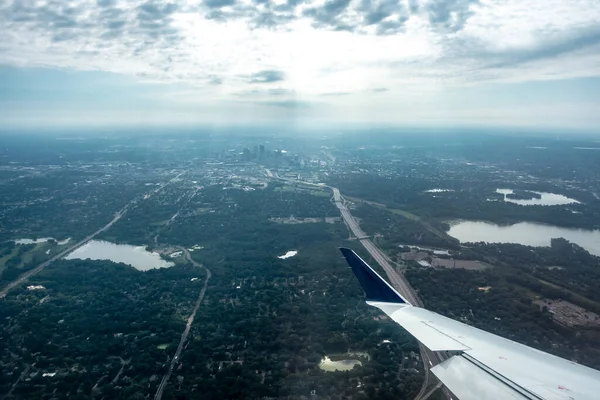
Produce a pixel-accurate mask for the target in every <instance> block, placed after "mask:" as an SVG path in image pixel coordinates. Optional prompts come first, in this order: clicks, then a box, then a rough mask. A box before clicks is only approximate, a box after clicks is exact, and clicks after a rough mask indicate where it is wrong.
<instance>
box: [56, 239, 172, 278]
mask: <svg viewBox="0 0 600 400" xmlns="http://www.w3.org/2000/svg"><path fill="white" fill-rule="evenodd" d="M88 258H89V259H91V260H110V261H113V262H116V263H119V262H121V263H125V264H129V265H131V266H132V267H134V268H135V269H137V270H140V271H147V270H149V269H155V268H168V267H172V266H173V265H175V264H174V263H172V262H170V261H166V260H163V259H162V258H160V255H159V254H158V253H151V252H149V251H147V250H146V248H145V247H144V246H131V245H128V244H115V243H110V242H106V241H103V240H92V241H89V242H88V243H86V244H84V245H83V246H81V247H80V248H78V249H77V250H75V251H73V252H71V253H69V254H68V255H67V256H66V257H65V259H67V260H73V259H80V260H86V259H88Z"/></svg>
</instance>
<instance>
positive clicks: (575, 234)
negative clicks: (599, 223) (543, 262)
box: [448, 221, 600, 256]
mask: <svg viewBox="0 0 600 400" xmlns="http://www.w3.org/2000/svg"><path fill="white" fill-rule="evenodd" d="M448 235H450V236H452V237H454V238H456V239H458V240H460V241H461V243H464V242H488V243H517V244H523V245H527V246H550V239H553V238H559V237H563V238H565V239H567V240H568V241H570V242H573V243H576V244H578V245H579V246H581V247H583V248H584V249H586V250H587V251H589V252H590V253H591V254H594V255H596V256H600V231H598V230H594V231H592V230H586V229H574V228H562V227H558V226H552V225H543V224H537V223H533V222H519V223H518V224H514V225H505V226H501V225H496V224H493V223H490V222H483V221H460V222H457V223H456V224H453V225H451V226H450V230H449V231H448Z"/></svg>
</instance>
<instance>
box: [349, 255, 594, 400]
mask: <svg viewBox="0 0 600 400" xmlns="http://www.w3.org/2000/svg"><path fill="white" fill-rule="evenodd" d="M340 250H341V252H342V254H343V255H344V257H345V258H346V261H347V262H348V264H349V265H350V267H351V268H352V272H354V274H355V275H356V277H357V278H358V280H359V282H360V284H361V286H362V287H363V289H364V291H365V294H366V298H367V304H369V305H372V306H375V307H377V308H379V309H381V310H382V311H383V312H385V313H386V314H387V315H388V316H389V317H390V318H391V319H393V320H394V321H396V322H397V323H398V324H400V325H401V326H402V327H404V329H406V330H407V331H408V332H409V333H410V334H411V335H413V336H414V337H415V338H416V339H417V340H418V341H419V342H421V343H422V344H423V345H424V346H425V347H427V348H428V349H429V350H431V351H434V352H449V354H450V355H451V356H450V357H449V358H447V359H446V360H445V361H443V362H441V363H440V364H438V365H436V366H434V367H433V368H431V369H430V370H431V372H433V373H434V374H435V376H437V378H438V379H439V380H440V381H441V382H442V383H443V384H444V385H445V386H446V387H447V388H448V389H449V390H450V391H451V392H452V393H454V395H456V396H457V397H458V398H459V399H460V400H485V399H537V400H539V399H547V400H550V399H553V400H554V399H556V400H594V399H600V371H596V370H594V369H591V368H588V367H585V366H583V365H580V364H577V363H576V362H573V361H569V360H565V359H563V358H560V357H556V356H553V355H551V354H548V353H544V352H543V351H539V350H536V349H533V348H531V347H528V346H525V345H522V344H520V343H517V342H513V341H512V340H508V339H505V338H503V337H500V336H496V335H494V334H491V333H488V332H485V331H483V330H481V329H477V328H474V327H472V326H469V325H466V324H463V323H461V322H458V321H456V320H453V319H450V318H447V317H444V316H442V315H439V314H437V313H434V312H432V311H428V310H426V309H424V308H420V307H414V306H412V305H410V304H409V303H408V302H407V301H406V299H404V298H403V297H402V296H401V295H400V293H398V292H397V291H396V290H395V289H394V288H393V287H392V286H390V285H389V284H388V283H387V282H386V281H385V280H384V279H383V278H382V277H381V276H380V275H379V274H378V273H377V272H375V271H374V270H373V269H372V268H371V267H370V266H369V265H368V264H367V263H366V262H365V261H364V260H363V259H361V258H360V257H359V256H358V255H357V254H356V253H355V252H354V251H352V250H350V249H346V248H340ZM446 354H448V353H446Z"/></svg>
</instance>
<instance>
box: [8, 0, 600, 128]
mask: <svg viewBox="0 0 600 400" xmlns="http://www.w3.org/2000/svg"><path fill="white" fill-rule="evenodd" d="M599 21H600V1H599V0H568V1H566V0H178V1H175V0H143V1H139V0H0V121H2V123H3V126H5V127H6V126H8V127H44V126H109V125H110V126H112V125H123V126H144V125H171V126H177V125H194V124H213V125H227V124H232V125H242V126H243V125H245V124H256V125H261V124H269V125H281V126H288V127H289V126H293V127H303V126H328V125H331V126H336V125H350V126H351V125H353V124H361V125H367V126H369V125H374V126H375V125H386V126H389V125H392V126H393V125H399V126H400V125H411V126H415V125H426V126H462V125H469V126H472V125H474V126H495V127H502V126H520V127H531V128H557V129H565V130H569V129H573V130H580V129H583V130H591V131H595V130H596V129H597V127H598V126H600V125H599V123H600V22H599ZM599 133H600V132H599Z"/></svg>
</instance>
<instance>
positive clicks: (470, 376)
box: [431, 356, 531, 400]
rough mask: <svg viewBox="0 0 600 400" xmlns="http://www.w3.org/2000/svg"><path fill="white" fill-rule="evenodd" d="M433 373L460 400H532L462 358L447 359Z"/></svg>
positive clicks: (432, 369) (434, 368)
mask: <svg viewBox="0 0 600 400" xmlns="http://www.w3.org/2000/svg"><path fill="white" fill-rule="evenodd" d="M431 372H433V373H434V375H435V376H436V377H437V378H438V379H439V380H440V381H441V382H442V383H443V384H444V385H445V386H446V387H447V388H448V389H449V390H450V391H451V392H452V393H454V394H455V395H456V396H457V397H458V398H459V399H460V400H487V399H490V400H491V399H494V400H495V399H506V400H512V399H514V400H527V399H531V397H529V396H524V395H522V394H521V393H519V392H518V391H516V390H514V389H512V388H511V387H510V386H508V385H506V384H505V383H504V382H502V381H500V380H498V379H496V378H495V377H493V376H492V375H490V374H488V373H487V372H486V371H484V370H482V369H481V368H479V367H477V366H476V365H474V364H472V363H471V362H469V361H468V360H466V359H465V358H463V357H461V356H454V357H451V358H449V359H447V360H446V361H444V362H442V363H441V364H438V365H436V366H435V367H433V368H431Z"/></svg>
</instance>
